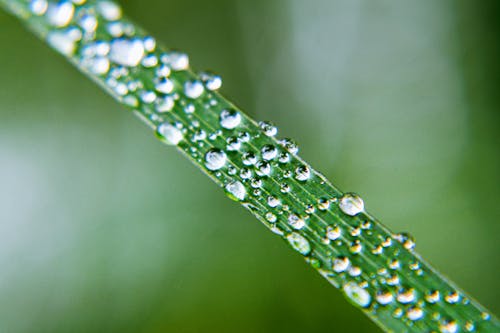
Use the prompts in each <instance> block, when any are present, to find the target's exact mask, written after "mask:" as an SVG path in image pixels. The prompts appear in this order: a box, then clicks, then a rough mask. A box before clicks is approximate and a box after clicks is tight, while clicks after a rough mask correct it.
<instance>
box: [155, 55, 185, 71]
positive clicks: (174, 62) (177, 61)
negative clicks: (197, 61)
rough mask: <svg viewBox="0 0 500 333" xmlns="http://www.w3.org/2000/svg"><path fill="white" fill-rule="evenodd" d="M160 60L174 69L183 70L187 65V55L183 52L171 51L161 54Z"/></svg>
mask: <svg viewBox="0 0 500 333" xmlns="http://www.w3.org/2000/svg"><path fill="white" fill-rule="evenodd" d="M161 61H162V62H163V63H165V64H167V65H169V66H170V67H171V68H172V69H173V70H174V71H183V70H186V69H188V67H189V57H188V56H187V54H185V53H183V52H178V51H172V52H170V53H166V54H163V55H162V56H161Z"/></svg>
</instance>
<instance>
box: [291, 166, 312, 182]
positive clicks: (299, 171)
mask: <svg viewBox="0 0 500 333" xmlns="http://www.w3.org/2000/svg"><path fill="white" fill-rule="evenodd" d="M310 177H311V171H310V170H309V167H307V165H300V166H298V167H297V168H296V169H295V179H297V180H299V181H301V182H304V181H306V180H308V179H309V178H310Z"/></svg>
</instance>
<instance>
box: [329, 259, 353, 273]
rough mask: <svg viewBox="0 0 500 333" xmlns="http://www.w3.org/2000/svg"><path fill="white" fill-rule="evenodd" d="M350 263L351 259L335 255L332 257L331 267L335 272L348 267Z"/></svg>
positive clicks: (342, 270)
mask: <svg viewBox="0 0 500 333" xmlns="http://www.w3.org/2000/svg"><path fill="white" fill-rule="evenodd" d="M350 264H351V261H350V260H349V258H347V257H337V258H335V259H333V265H332V268H333V270H334V271H335V272H336V273H341V272H344V271H345V270H346V269H347V268H349V265H350Z"/></svg>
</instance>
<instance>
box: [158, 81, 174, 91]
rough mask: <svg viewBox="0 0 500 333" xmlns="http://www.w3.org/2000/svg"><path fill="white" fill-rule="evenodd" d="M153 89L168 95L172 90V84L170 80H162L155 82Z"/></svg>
mask: <svg viewBox="0 0 500 333" xmlns="http://www.w3.org/2000/svg"><path fill="white" fill-rule="evenodd" d="M155 89H156V90H157V91H159V92H161V93H164V94H169V93H171V92H172V91H173V90H174V83H173V82H172V80H169V79H167V78H162V79H160V80H158V81H157V83H156V85H155Z"/></svg>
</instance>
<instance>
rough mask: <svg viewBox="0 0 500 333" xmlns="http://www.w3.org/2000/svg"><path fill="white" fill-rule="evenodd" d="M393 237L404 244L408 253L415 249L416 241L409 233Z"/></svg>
mask: <svg viewBox="0 0 500 333" xmlns="http://www.w3.org/2000/svg"><path fill="white" fill-rule="evenodd" d="M392 237H393V238H394V239H395V240H397V241H398V242H400V243H401V244H403V247H404V248H405V249H407V250H408V251H412V250H413V249H414V248H415V239H414V238H413V236H411V235H410V234H409V233H406V232H401V233H399V234H396V235H393V236H392Z"/></svg>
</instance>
